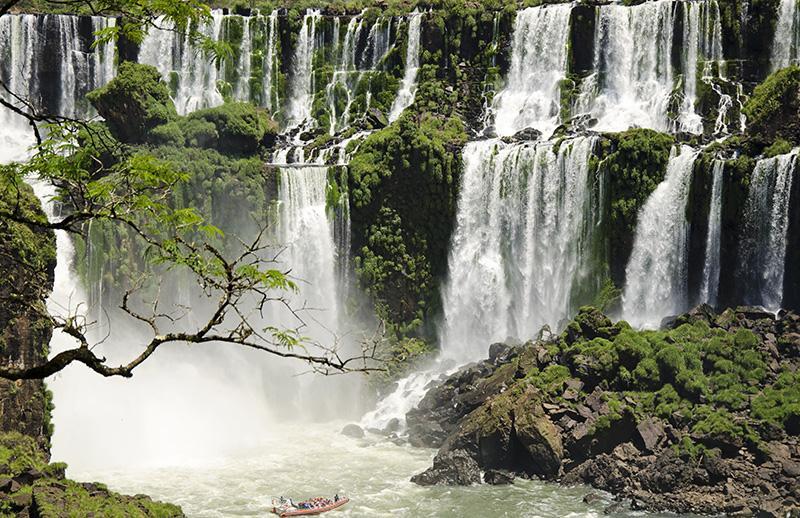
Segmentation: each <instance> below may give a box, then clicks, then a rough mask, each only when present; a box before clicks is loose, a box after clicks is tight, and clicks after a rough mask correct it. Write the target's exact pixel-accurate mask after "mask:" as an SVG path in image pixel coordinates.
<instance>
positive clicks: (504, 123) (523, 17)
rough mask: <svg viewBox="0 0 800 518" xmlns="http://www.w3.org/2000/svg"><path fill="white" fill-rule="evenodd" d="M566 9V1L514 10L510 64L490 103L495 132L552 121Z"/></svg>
mask: <svg viewBox="0 0 800 518" xmlns="http://www.w3.org/2000/svg"><path fill="white" fill-rule="evenodd" d="M571 12H572V5H571V4H562V5H552V6H545V7H530V8H528V9H524V10H522V11H520V12H519V13H517V19H516V22H515V25H514V40H513V43H512V47H511V69H510V71H509V73H508V78H507V80H506V86H505V88H504V89H503V90H502V91H501V92H499V93H498V94H497V96H496V97H495V99H494V103H493V110H494V112H495V129H496V130H497V133H498V134H499V135H503V136H506V135H513V134H514V133H516V132H517V131H519V130H522V129H525V128H529V127H533V128H536V129H538V130H540V131H542V132H543V133H545V134H549V133H552V130H553V129H555V127H556V125H557V124H558V120H559V112H560V106H561V105H560V97H561V96H560V88H559V83H560V82H561V80H563V79H564V78H565V77H566V75H567V57H568V52H569V49H568V44H567V40H568V38H569V19H570V13H571Z"/></svg>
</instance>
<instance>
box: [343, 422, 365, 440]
mask: <svg viewBox="0 0 800 518" xmlns="http://www.w3.org/2000/svg"><path fill="white" fill-rule="evenodd" d="M342 435H345V436H347V437H352V438H353V439H361V438H362V437H364V430H363V429H362V428H361V427H360V426H358V425H357V424H348V425H346V426H345V427H344V428H342Z"/></svg>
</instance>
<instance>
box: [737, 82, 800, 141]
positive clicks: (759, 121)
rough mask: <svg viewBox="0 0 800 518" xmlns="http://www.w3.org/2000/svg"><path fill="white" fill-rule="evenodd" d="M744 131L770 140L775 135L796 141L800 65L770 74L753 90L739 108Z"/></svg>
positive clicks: (799, 130)
mask: <svg viewBox="0 0 800 518" xmlns="http://www.w3.org/2000/svg"><path fill="white" fill-rule="evenodd" d="M743 112H744V114H745V115H746V116H747V125H748V131H749V132H750V133H751V134H754V135H756V136H758V137H760V138H762V139H763V140H764V141H766V142H772V141H774V140H775V139H777V138H782V139H785V140H787V141H789V142H791V143H794V144H797V143H800V67H798V66H790V67H787V68H784V69H781V70H778V71H777V72H775V73H773V74H771V75H770V76H769V77H767V79H766V80H764V82H763V83H761V84H760V85H758V86H757V87H756V88H755V90H753V95H752V96H751V97H750V99H749V100H748V101H747V103H746V104H745V105H744V108H743Z"/></svg>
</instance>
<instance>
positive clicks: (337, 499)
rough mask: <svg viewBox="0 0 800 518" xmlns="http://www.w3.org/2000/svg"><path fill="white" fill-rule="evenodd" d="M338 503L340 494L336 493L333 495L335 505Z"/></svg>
mask: <svg viewBox="0 0 800 518" xmlns="http://www.w3.org/2000/svg"><path fill="white" fill-rule="evenodd" d="M338 501H339V493H336V494H335V495H333V503H336V502H338Z"/></svg>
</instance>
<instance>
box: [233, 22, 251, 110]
mask: <svg viewBox="0 0 800 518" xmlns="http://www.w3.org/2000/svg"><path fill="white" fill-rule="evenodd" d="M252 21H253V19H251V18H242V44H241V46H240V47H239V61H238V63H237V66H238V70H239V73H238V77H237V81H236V89H235V91H234V97H235V98H236V100H237V101H244V102H249V101H250V78H251V75H252V63H251V59H252V57H253V39H252V36H251V35H250V25H251V22H252Z"/></svg>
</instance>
